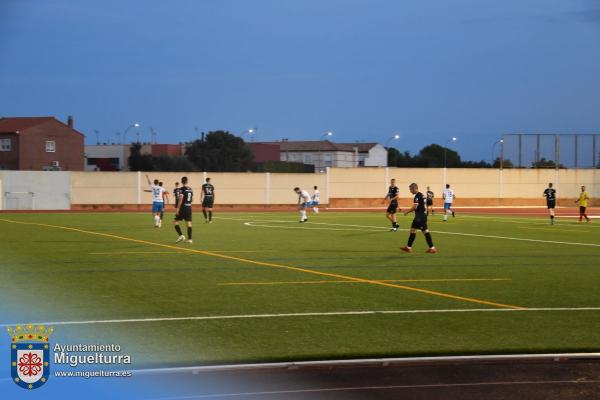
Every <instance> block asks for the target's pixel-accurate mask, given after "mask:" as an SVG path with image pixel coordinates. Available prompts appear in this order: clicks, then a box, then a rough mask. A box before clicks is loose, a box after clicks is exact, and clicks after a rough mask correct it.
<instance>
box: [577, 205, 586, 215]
mask: <svg viewBox="0 0 600 400" xmlns="http://www.w3.org/2000/svg"><path fill="white" fill-rule="evenodd" d="M586 208H587V207H584V206H579V214H585V209H586Z"/></svg>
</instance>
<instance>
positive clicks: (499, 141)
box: [492, 139, 504, 167]
mask: <svg viewBox="0 0 600 400" xmlns="http://www.w3.org/2000/svg"><path fill="white" fill-rule="evenodd" d="M498 143H500V144H501V145H502V143H504V139H500V140H496V141H495V142H494V144H493V145H492V167H493V166H494V149H495V148H496V145H497V144H498Z"/></svg>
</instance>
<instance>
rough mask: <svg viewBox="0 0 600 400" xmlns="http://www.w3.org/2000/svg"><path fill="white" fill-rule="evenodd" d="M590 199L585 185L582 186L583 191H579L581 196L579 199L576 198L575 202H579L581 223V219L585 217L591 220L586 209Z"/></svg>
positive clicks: (586, 220) (586, 219)
mask: <svg viewBox="0 0 600 400" xmlns="http://www.w3.org/2000/svg"><path fill="white" fill-rule="evenodd" d="M589 199H590V196H589V195H588V192H586V191H585V186H582V187H581V193H579V198H578V199H577V200H575V203H579V223H581V220H582V219H583V218H585V222H590V219H589V218H588V216H587V214H586V213H585V210H586V208H587V206H588V200H589Z"/></svg>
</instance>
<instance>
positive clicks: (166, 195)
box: [158, 182, 169, 226]
mask: <svg viewBox="0 0 600 400" xmlns="http://www.w3.org/2000/svg"><path fill="white" fill-rule="evenodd" d="M158 186H160V187H163V183H162V182H158ZM163 204H164V205H167V204H169V191H168V190H167V189H165V191H164V192H163ZM164 216H165V208H164V207H163V209H162V210H160V224H161V226H162V220H163V217H164Z"/></svg>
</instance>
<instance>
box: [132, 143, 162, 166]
mask: <svg viewBox="0 0 600 400" xmlns="http://www.w3.org/2000/svg"><path fill="white" fill-rule="evenodd" d="M127 163H128V164H129V170H131V171H155V168H154V163H153V160H152V156H151V155H150V154H142V144H141V143H140V142H136V143H132V144H131V147H130V148H129V158H128V159H127Z"/></svg>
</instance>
